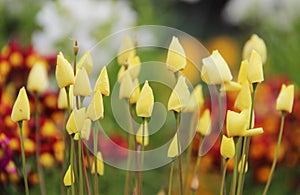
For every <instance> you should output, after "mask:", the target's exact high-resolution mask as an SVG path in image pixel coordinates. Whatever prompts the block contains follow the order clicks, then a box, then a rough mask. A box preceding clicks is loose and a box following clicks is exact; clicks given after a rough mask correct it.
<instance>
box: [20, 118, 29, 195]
mask: <svg viewBox="0 0 300 195" xmlns="http://www.w3.org/2000/svg"><path fill="white" fill-rule="evenodd" d="M18 124H19V128H20V141H21V153H22V166H23V177H24V184H25V193H26V195H29V187H28V181H27V172H26V160H25V149H24V138H23V129H22V128H23V121H19V122H18Z"/></svg>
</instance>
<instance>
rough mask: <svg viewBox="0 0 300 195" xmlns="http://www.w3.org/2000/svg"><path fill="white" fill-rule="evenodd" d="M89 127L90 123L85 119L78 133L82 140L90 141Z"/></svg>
mask: <svg viewBox="0 0 300 195" xmlns="http://www.w3.org/2000/svg"><path fill="white" fill-rule="evenodd" d="M91 125H92V122H91V120H90V119H85V120H84V122H83V127H82V129H81V131H80V135H81V138H82V139H86V140H89V139H90V134H91Z"/></svg>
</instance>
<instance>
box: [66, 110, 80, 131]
mask: <svg viewBox="0 0 300 195" xmlns="http://www.w3.org/2000/svg"><path fill="white" fill-rule="evenodd" d="M84 120H85V108H81V109H79V110H77V109H74V110H73V111H72V112H71V114H70V116H69V119H68V121H67V125H66V130H67V132H68V133H69V134H73V133H78V132H80V131H81V129H82V127H83V123H84Z"/></svg>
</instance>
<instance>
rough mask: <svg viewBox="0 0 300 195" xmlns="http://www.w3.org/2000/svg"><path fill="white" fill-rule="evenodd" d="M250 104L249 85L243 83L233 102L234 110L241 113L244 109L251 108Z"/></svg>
mask: <svg viewBox="0 0 300 195" xmlns="http://www.w3.org/2000/svg"><path fill="white" fill-rule="evenodd" d="M251 103H252V100H251V91H250V88H249V84H248V83H245V84H243V86H242V89H241V90H240V92H239V94H238V96H237V97H236V100H235V102H234V108H235V109H238V110H240V111H243V110H245V109H249V108H250V107H251Z"/></svg>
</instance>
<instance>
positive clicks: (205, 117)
mask: <svg viewBox="0 0 300 195" xmlns="http://www.w3.org/2000/svg"><path fill="white" fill-rule="evenodd" d="M197 132H199V133H200V134H201V135H203V136H205V135H208V134H210V132H211V117H210V111H209V109H205V110H204V112H203V114H202V115H201V117H200V118H199V121H198V125H197Z"/></svg>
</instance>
